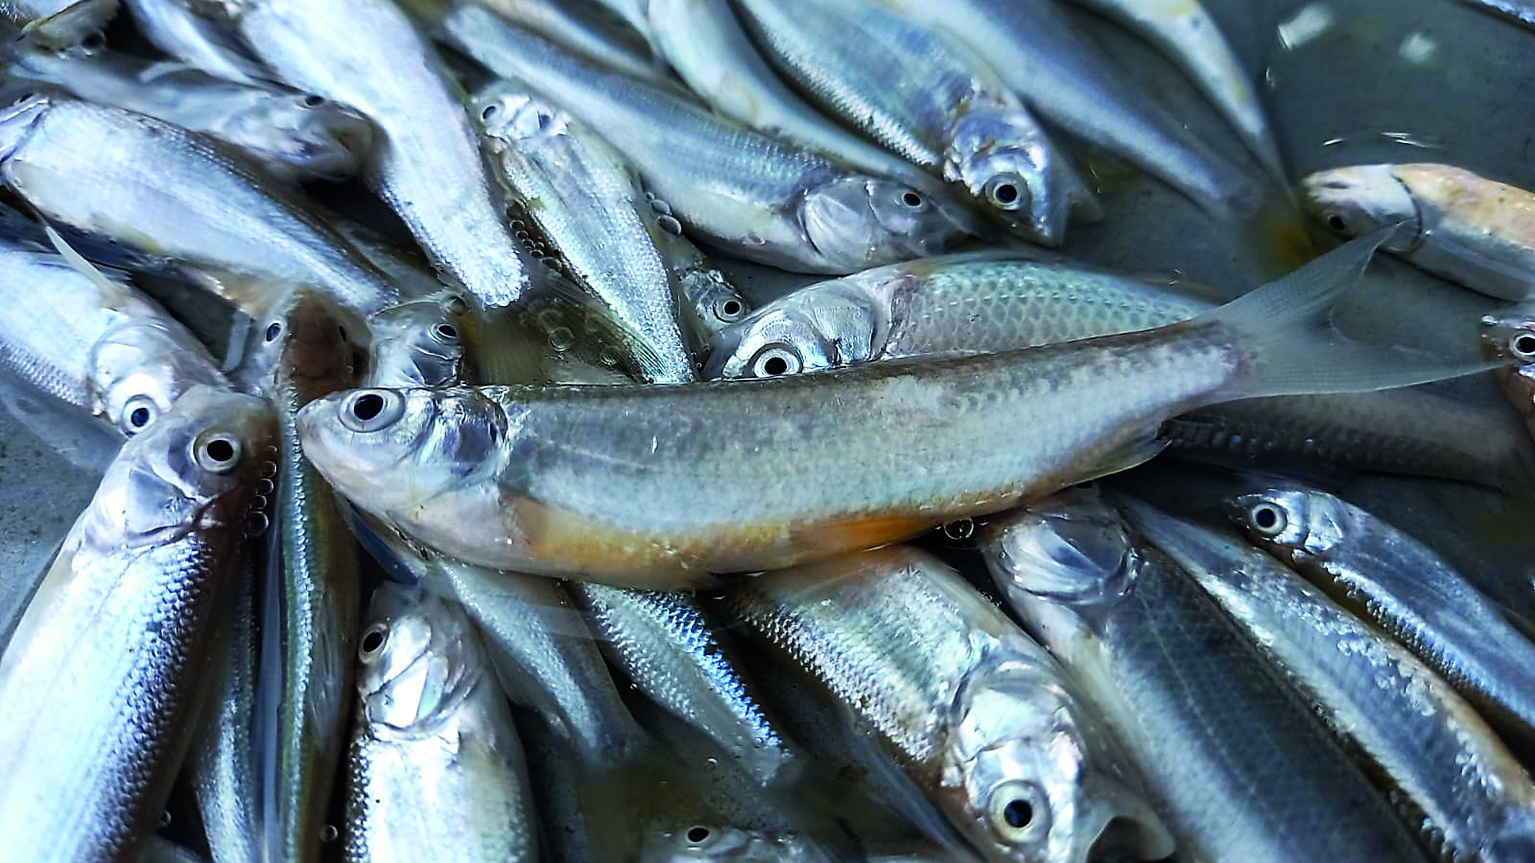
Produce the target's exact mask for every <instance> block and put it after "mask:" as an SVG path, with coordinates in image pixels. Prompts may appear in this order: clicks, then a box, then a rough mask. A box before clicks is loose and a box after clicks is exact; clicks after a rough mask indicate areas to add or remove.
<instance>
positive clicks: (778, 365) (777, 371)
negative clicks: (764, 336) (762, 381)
mask: <svg viewBox="0 0 1535 863" xmlns="http://www.w3.org/2000/svg"><path fill="white" fill-rule="evenodd" d="M762 370H763V371H765V372H767V373H768V374H770V375H781V374H783V373H784V372H786V371H788V370H789V361H788V360H786V359H784V358H783V357H768V358H767V359H765V360H763V361H762Z"/></svg>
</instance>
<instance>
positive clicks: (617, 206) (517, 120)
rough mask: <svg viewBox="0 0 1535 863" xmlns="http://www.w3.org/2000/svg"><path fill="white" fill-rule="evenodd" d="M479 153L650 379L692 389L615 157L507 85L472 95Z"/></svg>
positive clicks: (666, 298) (635, 198)
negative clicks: (645, 354) (650, 357)
mask: <svg viewBox="0 0 1535 863" xmlns="http://www.w3.org/2000/svg"><path fill="white" fill-rule="evenodd" d="M471 109H472V110H473V111H474V113H475V115H476V116H477V117H479V122H480V127H481V129H482V134H483V136H484V140H483V143H484V146H485V149H486V151H487V153H488V154H489V155H490V157H491V158H492V159H493V160H494V161H495V163H496V164H497V165H498V166H499V167H500V176H501V177H502V178H503V179H504V180H505V181H506V183H507V186H508V187H509V188H510V189H511V191H512V192H513V193H514V194H515V195H516V196H517V197H518V198H519V199H521V201H522V202H523V208H524V210H525V211H526V213H527V215H528V218H529V219H530V220H531V221H533V222H534V223H535V224H536V225H537V227H538V229H539V230H540V231H541V233H542V234H543V236H544V237H545V238H547V239H548V241H549V242H550V243H552V244H553V245H554V246H555V248H556V249H557V250H558V252H559V256H560V259H561V261H562V263H563V264H564V265H565V266H566V267H568V268H569V271H570V273H571V274H572V275H573V276H575V278H576V279H577V280H578V281H579V282H580V283H581V284H584V285H586V286H587V287H588V288H590V289H591V290H592V292H593V293H595V294H596V295H597V296H598V297H599V298H600V299H601V300H602V302H603V303H605V304H606V305H607V307H608V309H610V310H611V313H612V315H613V316H614V317H615V318H617V319H618V321H619V322H620V323H622V324H623V325H624V326H626V327H628V328H629V329H630V330H632V331H633V332H634V333H635V335H636V337H638V338H640V339H643V340H644V342H645V343H646V345H647V346H648V347H649V348H650V350H651V351H652V352H653V353H654V354H655V355H656V357H658V358H659V359H660V366H659V368H657V369H655V370H654V374H655V379H656V380H659V381H664V382H678V381H687V380H693V379H694V378H696V376H697V371H696V368H695V366H694V364H693V358H692V355H691V354H689V353H688V350H687V348H686V347H685V346H684V345H683V341H682V332H681V330H680V328H679V327H678V324H677V307H678V301H677V298H676V297H675V296H674V293H673V286H672V279H671V275H670V273H669V272H668V270H667V268H666V266H665V263H664V261H663V260H662V257H661V253H660V252H659V251H658V250H657V248H656V245H655V242H654V241H653V240H652V235H653V233H655V231H656V228H654V227H653V226H652V224H651V223H653V222H654V220H655V216H656V213H655V212H654V211H653V210H652V209H651V207H650V204H649V202H648V201H647V200H646V199H645V197H644V190H643V189H641V188H640V185H639V181H638V179H637V178H636V177H635V176H634V175H633V173H632V172H631V171H630V169H629V166H628V164H627V163H625V162H624V160H623V157H622V156H620V155H618V153H616V152H614V151H613V149H612V148H611V147H609V146H608V145H607V144H606V143H604V142H603V141H602V140H601V139H600V138H598V137H597V136H596V135H595V134H594V133H593V132H592V131H591V130H589V129H587V128H586V127H585V126H584V125H583V124H582V123H581V122H580V121H579V120H576V119H574V118H573V117H571V116H570V115H569V114H567V113H566V112H565V111H563V110H561V109H560V108H559V107H558V106H557V105H554V104H552V103H551V102H549V101H547V100H545V99H543V98H541V97H539V96H538V95H536V94H534V93H531V92H529V91H528V89H527V88H526V87H523V86H520V85H519V84H516V83H513V82H505V81H501V82H493V83H491V84H489V85H487V86H486V87H484V88H482V89H481V90H480V91H479V92H477V93H476V94H475V96H474V98H473V100H472V101H471Z"/></svg>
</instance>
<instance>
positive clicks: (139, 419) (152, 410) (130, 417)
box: [123, 396, 160, 435]
mask: <svg viewBox="0 0 1535 863" xmlns="http://www.w3.org/2000/svg"><path fill="white" fill-rule="evenodd" d="M159 417H160V406H159V405H157V404H155V401H154V399H152V398H150V397H149V396H134V397H133V398H131V399H129V400H128V402H127V403H126V404H124V405H123V431H125V432H127V433H128V434H130V435H136V434H138V433H139V432H141V431H143V430H144V429H146V428H149V424H150V423H152V422H154V421H155V420H156V419H159Z"/></svg>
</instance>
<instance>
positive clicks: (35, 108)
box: [0, 84, 57, 159]
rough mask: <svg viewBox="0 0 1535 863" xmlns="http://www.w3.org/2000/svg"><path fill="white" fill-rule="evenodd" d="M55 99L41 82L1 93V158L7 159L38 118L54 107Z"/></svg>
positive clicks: (23, 139)
mask: <svg viewBox="0 0 1535 863" xmlns="http://www.w3.org/2000/svg"><path fill="white" fill-rule="evenodd" d="M56 98H57V97H55V96H54V95H53V94H51V93H49V92H48V91H47V90H46V89H45V88H44V87H43V85H39V86H37V87H33V86H32V85H31V84H28V85H27V86H25V87H21V86H16V87H12V88H8V89H7V90H6V91H5V93H4V95H0V101H3V103H4V104H5V107H4V108H0V159H6V158H9V157H10V155H11V154H12V153H14V152H16V150H17V148H19V147H20V146H21V144H22V142H23V141H25V140H26V139H27V136H28V135H29V134H31V132H32V127H33V126H34V125H35V124H36V123H37V121H38V119H40V118H41V117H42V116H43V114H45V113H47V111H48V109H49V108H51V107H53V104H54V102H55V101H56Z"/></svg>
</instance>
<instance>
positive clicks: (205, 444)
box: [192, 431, 243, 474]
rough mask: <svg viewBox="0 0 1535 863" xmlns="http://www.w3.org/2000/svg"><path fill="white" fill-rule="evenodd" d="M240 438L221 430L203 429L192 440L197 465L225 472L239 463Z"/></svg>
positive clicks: (212, 470) (240, 453)
mask: <svg viewBox="0 0 1535 863" xmlns="http://www.w3.org/2000/svg"><path fill="white" fill-rule="evenodd" d="M241 449H242V448H241V446H240V439H239V438H237V437H235V436H234V435H232V434H230V433H229V432H223V431H205V432H203V433H202V434H200V435H198V436H197V439H196V440H194V441H193V442H192V456H193V458H194V459H195V460H196V461H197V466H198V467H200V468H202V469H203V470H206V471H208V472H210V473H217V474H227V473H229V472H231V471H233V470H234V469H235V468H236V467H239V465H240V457H241V456H242V455H243V453H242V451H241Z"/></svg>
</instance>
